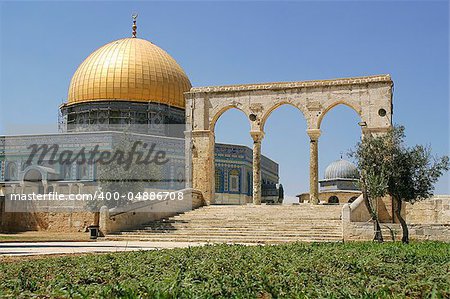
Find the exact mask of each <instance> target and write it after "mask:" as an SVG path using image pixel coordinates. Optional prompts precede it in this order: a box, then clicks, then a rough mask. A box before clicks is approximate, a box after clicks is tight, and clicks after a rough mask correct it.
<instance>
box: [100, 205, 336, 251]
mask: <svg viewBox="0 0 450 299" xmlns="http://www.w3.org/2000/svg"><path fill="white" fill-rule="evenodd" d="M341 210H342V207H341V206H311V205H310V204H304V205H303V204H302V205H295V206H277V205H274V206H272V205H261V206H253V205H245V206H206V207H202V208H199V209H196V210H193V211H188V212H185V213H182V214H179V215H176V216H173V217H170V218H166V219H162V220H158V221H154V222H150V223H147V224H144V225H142V226H140V227H138V228H137V229H134V230H127V231H122V232H119V233H115V234H109V235H107V236H106V238H107V239H110V240H145V241H154V242H157V241H166V242H167V241H171V242H214V243H253V244H260V243H264V244H276V243H284V242H295V241H304V242H329V241H332V242H336V241H341V240H342V226H341V224H342V222H341V219H340V217H341Z"/></svg>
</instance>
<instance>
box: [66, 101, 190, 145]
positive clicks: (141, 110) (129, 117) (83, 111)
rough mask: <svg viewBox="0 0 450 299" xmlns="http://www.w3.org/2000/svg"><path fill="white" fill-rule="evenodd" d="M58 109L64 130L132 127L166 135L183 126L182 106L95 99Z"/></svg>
mask: <svg viewBox="0 0 450 299" xmlns="http://www.w3.org/2000/svg"><path fill="white" fill-rule="evenodd" d="M60 110H61V116H62V119H63V120H64V121H63V122H64V131H67V132H74V131H105V130H107V131H111V130H113V131H114V130H117V129H118V130H120V131H122V130H123V128H132V129H133V131H134V132H140V133H147V134H156V135H168V133H169V132H166V131H167V130H169V127H176V126H172V125H179V127H183V128H184V122H185V115H184V109H180V108H176V107H170V106H168V105H165V104H161V103H142V102H130V101H119V100H114V101H96V102H86V103H76V104H72V105H67V104H64V105H62V106H61V107H60ZM163 124H164V125H163ZM169 125H170V126H169ZM172 129H173V128H172ZM180 130H181V129H180ZM180 137H182V136H180Z"/></svg>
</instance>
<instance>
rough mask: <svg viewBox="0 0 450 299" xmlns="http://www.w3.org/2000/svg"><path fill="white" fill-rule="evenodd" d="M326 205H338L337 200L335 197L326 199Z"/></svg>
mask: <svg viewBox="0 0 450 299" xmlns="http://www.w3.org/2000/svg"><path fill="white" fill-rule="evenodd" d="M328 203H331V204H338V203H339V198H338V197H337V196H335V195H333V196H330V198H328Z"/></svg>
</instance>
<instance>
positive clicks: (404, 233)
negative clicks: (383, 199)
mask: <svg viewBox="0 0 450 299" xmlns="http://www.w3.org/2000/svg"><path fill="white" fill-rule="evenodd" d="M395 201H396V203H397V206H396V207H395V216H397V218H398V221H400V225H401V226H402V242H403V243H404V244H409V232H408V225H407V224H406V221H405V219H403V217H402V201H401V199H399V198H398V197H397V196H395Z"/></svg>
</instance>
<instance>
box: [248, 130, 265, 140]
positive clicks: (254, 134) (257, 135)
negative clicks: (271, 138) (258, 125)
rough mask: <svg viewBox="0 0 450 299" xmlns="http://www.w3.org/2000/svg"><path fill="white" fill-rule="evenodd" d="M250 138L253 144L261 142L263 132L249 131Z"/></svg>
mask: <svg viewBox="0 0 450 299" xmlns="http://www.w3.org/2000/svg"><path fill="white" fill-rule="evenodd" d="M250 136H252V138H253V142H261V141H262V140H263V138H264V132H263V131H250Z"/></svg>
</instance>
